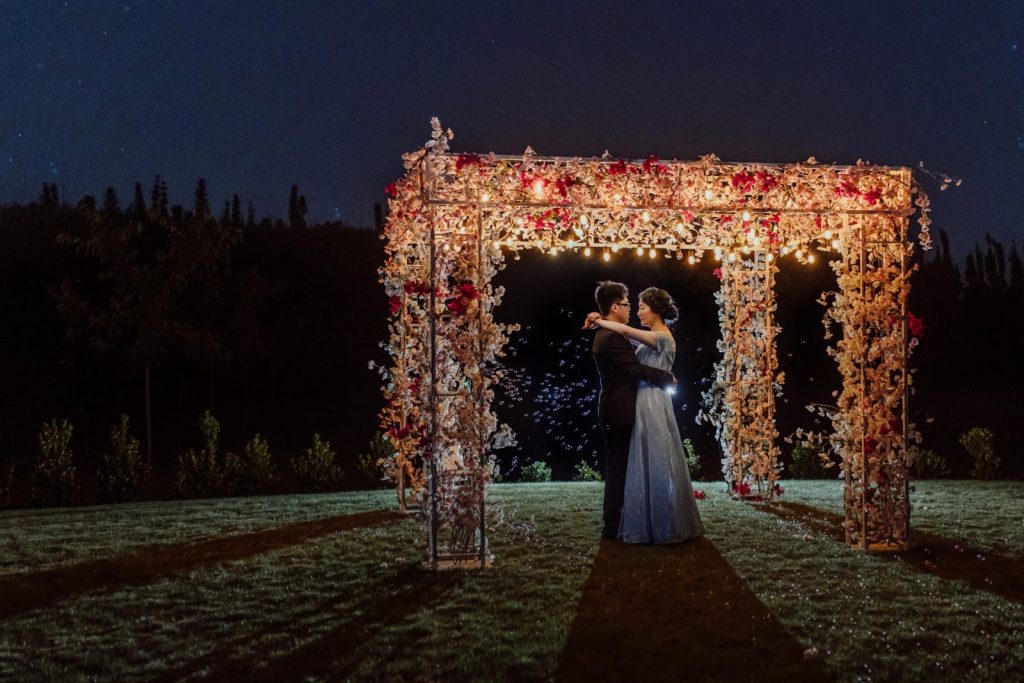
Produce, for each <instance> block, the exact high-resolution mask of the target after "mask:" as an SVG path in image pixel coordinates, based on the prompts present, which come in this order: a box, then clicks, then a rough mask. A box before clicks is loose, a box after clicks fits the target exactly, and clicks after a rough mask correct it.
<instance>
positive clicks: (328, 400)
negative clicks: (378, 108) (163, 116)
mask: <svg viewBox="0 0 1024 683" xmlns="http://www.w3.org/2000/svg"><path fill="white" fill-rule="evenodd" d="M305 214H306V199H305V198H304V197H303V196H302V195H301V194H299V193H298V189H297V188H296V187H294V186H293V187H292V190H291V195H290V201H289V220H288V221H287V222H286V221H281V220H272V219H267V218H264V219H262V220H259V221H257V219H256V217H255V215H254V211H253V210H252V205H251V204H249V205H248V206H247V207H246V210H244V211H243V208H242V202H241V201H240V199H239V198H238V196H237V195H235V196H233V197H232V198H231V199H230V200H228V201H227V202H226V203H225V205H224V208H223V211H222V212H220V214H219V215H215V214H214V211H213V209H212V206H211V202H210V200H209V196H208V193H207V190H206V187H205V183H204V182H203V181H199V183H198V184H197V186H196V188H195V192H194V197H193V202H192V204H191V206H189V207H182V206H170V205H169V203H168V201H167V186H166V184H165V183H164V182H163V181H162V180H161V179H160V178H157V180H156V182H155V183H154V184H153V187H152V190H151V192H149V193H148V196H146V194H145V193H144V192H143V190H142V188H141V186H140V185H139V184H136V185H135V189H134V193H133V197H132V200H131V201H130V202H129V203H128V204H127V205H122V204H121V202H120V201H119V198H118V197H117V194H116V193H115V192H114V191H113V190H112V189H108V190H107V192H106V193H105V194H104V196H103V198H102V200H101V201H99V202H97V201H96V200H95V199H94V198H92V197H88V196H87V197H84V198H82V199H81V200H80V201H78V202H77V203H75V204H74V205H72V204H69V203H67V202H63V201H61V198H60V197H59V196H58V194H57V188H56V187H55V186H50V185H47V186H45V187H44V189H43V192H42V194H41V196H40V198H39V200H38V201H36V202H33V203H32V204H29V205H25V206H20V205H8V206H3V207H0V244H2V245H3V246H2V248H0V263H2V266H0V311H2V313H3V318H4V320H5V323H6V324H5V329H4V332H3V337H2V342H0V371H2V372H3V376H4V378H5V380H6V381H5V383H4V388H3V399H2V402H0V403H2V411H0V434H2V436H0V463H4V464H6V463H16V464H17V469H18V472H19V473H20V474H19V475H18V476H17V479H19V481H18V482H16V484H17V486H16V487H15V498H16V499H17V498H18V495H19V491H21V492H22V493H24V491H25V490H26V489H27V477H28V472H29V469H30V466H31V462H32V460H33V458H34V456H35V454H36V452H37V450H38V446H37V443H36V435H37V433H38V432H39V430H40V426H41V424H42V423H43V421H44V420H48V419H50V418H64V417H67V418H69V419H70V420H71V422H72V423H73V424H74V428H75V431H74V437H73V440H72V448H73V449H74V451H75V458H76V460H77V461H78V463H79V468H78V469H79V473H80V477H81V479H82V489H83V492H82V495H81V497H82V498H83V499H86V500H88V499H89V498H90V494H89V489H90V486H91V482H90V477H91V476H94V475H95V470H96V466H95V464H96V460H97V458H98V457H99V455H100V454H101V453H103V451H104V450H108V441H109V440H108V433H109V431H110V429H111V427H112V426H113V425H114V424H115V423H117V421H118V416H119V415H120V414H121V413H125V414H127V415H128V416H129V417H130V420H131V425H132V431H133V432H134V434H135V436H136V437H137V438H138V439H139V440H140V441H141V446H142V447H141V450H142V451H143V453H145V452H146V451H147V438H146V432H147V430H146V424H147V419H146V418H147V400H148V402H149V408H148V412H149V414H150V415H151V422H152V450H153V456H152V458H153V466H154V473H155V475H156V480H155V481H156V490H155V491H154V493H155V494H156V495H172V491H171V490H170V489H171V488H172V487H171V486H170V485H169V483H168V482H171V481H173V477H174V469H175V467H176V462H177V456H178V454H180V453H182V452H184V451H185V450H186V449H188V448H190V447H198V446H199V445H200V444H201V442H202V435H201V434H200V432H199V428H198V426H197V425H198V420H199V417H200V415H201V414H202V413H203V412H204V411H205V410H210V411H211V412H212V413H213V414H214V415H216V416H217V418H218V419H219V420H220V423H221V425H222V432H221V442H222V444H223V445H224V447H226V448H229V449H232V450H235V451H239V450H240V449H241V448H242V445H243V444H244V443H245V440H246V439H248V438H249V437H250V436H252V435H253V434H255V433H260V434H261V435H263V436H264V437H265V438H266V439H267V440H268V441H269V444H270V447H271V450H272V452H273V453H274V455H275V459H279V460H280V461H281V462H280V467H279V470H280V471H281V472H282V474H284V475H285V477H284V479H283V481H282V482H281V488H282V490H288V489H289V485H290V482H289V480H288V474H289V468H288V466H287V459H288V458H290V457H291V456H292V455H293V454H295V453H298V452H300V451H302V450H303V449H305V448H308V447H309V446H310V443H311V440H312V436H313V434H314V433H317V432H318V433H320V434H321V435H323V437H324V438H325V439H327V440H330V441H331V442H332V443H333V444H334V446H335V450H336V451H337V453H338V456H339V460H340V461H341V462H342V463H344V462H345V461H346V460H348V461H351V460H353V459H354V458H355V456H356V455H357V454H358V453H365V452H367V450H368V445H369V443H370V440H371V439H372V437H373V435H374V433H375V430H376V426H375V421H376V420H375V415H376V413H377V410H378V408H379V403H380V399H379V398H378V397H379V392H378V391H377V385H376V383H377V379H376V377H375V376H374V375H373V374H372V373H371V372H370V371H369V369H368V368H367V363H368V361H369V360H370V359H371V358H376V359H378V360H381V356H382V354H383V352H382V351H381V350H380V349H379V347H378V342H379V341H380V340H381V339H382V338H383V336H384V333H385V320H384V317H383V315H382V314H381V311H383V310H386V298H385V297H384V294H383V292H382V290H381V288H380V287H379V285H377V284H376V279H377V274H376V269H377V267H378V265H379V264H380V262H381V261H382V259H383V246H382V242H381V240H380V239H379V237H378V234H377V233H376V232H374V231H373V230H368V229H360V228H352V227H347V226H344V225H342V224H340V223H321V224H315V225H307V224H306V221H305ZM147 375H148V379H149V381H148V389H147ZM343 467H344V464H343ZM350 471H351V469H350ZM163 489H166V491H164V490H163ZM15 502H17V500H16V501H15Z"/></svg>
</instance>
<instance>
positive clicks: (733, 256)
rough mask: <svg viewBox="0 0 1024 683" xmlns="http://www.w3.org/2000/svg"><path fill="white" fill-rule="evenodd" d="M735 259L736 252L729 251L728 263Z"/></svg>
mask: <svg viewBox="0 0 1024 683" xmlns="http://www.w3.org/2000/svg"><path fill="white" fill-rule="evenodd" d="M735 260H736V254H735V253H734V252H731V251H730V252H729V263H732V262H733V261H735Z"/></svg>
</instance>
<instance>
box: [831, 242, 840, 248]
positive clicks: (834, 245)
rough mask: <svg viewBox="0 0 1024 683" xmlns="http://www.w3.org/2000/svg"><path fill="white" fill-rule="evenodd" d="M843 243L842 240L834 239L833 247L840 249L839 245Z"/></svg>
mask: <svg viewBox="0 0 1024 683" xmlns="http://www.w3.org/2000/svg"><path fill="white" fill-rule="evenodd" d="M841 244H842V243H841V242H840V241H839V240H832V248H833V249H839V247H840V246H841Z"/></svg>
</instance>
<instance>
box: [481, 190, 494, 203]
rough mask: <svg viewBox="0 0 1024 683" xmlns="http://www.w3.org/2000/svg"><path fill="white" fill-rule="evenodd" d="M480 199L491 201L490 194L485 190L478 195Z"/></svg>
mask: <svg viewBox="0 0 1024 683" xmlns="http://www.w3.org/2000/svg"><path fill="white" fill-rule="evenodd" d="M480 201H482V202H489V201H491V195H490V194H488V193H487V192H484V193H483V194H482V195H480Z"/></svg>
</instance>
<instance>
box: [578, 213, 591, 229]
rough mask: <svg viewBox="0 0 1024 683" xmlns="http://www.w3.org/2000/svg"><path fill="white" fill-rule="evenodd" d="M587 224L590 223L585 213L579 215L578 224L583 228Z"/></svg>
mask: <svg viewBox="0 0 1024 683" xmlns="http://www.w3.org/2000/svg"><path fill="white" fill-rule="evenodd" d="M589 224H590V219H589V218H587V214H583V215H582V216H580V225H582V226H583V227H584V228H585V227H587V225H589Z"/></svg>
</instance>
